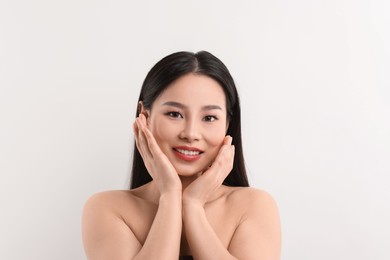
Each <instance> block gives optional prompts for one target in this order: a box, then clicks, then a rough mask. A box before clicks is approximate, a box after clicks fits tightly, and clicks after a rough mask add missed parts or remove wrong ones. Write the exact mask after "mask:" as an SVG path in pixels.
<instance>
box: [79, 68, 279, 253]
mask: <svg viewBox="0 0 390 260" xmlns="http://www.w3.org/2000/svg"><path fill="white" fill-rule="evenodd" d="M140 106H141V113H140V116H139V117H138V118H137V119H136V121H135V123H134V136H135V140H136V145H137V148H138V150H139V152H140V154H141V156H142V158H143V160H144V163H145V166H146V168H147V169H148V172H149V173H150V175H151V177H152V178H153V181H151V182H150V183H148V184H145V185H143V186H141V187H139V188H136V189H133V190H126V191H108V192H102V193H98V194H95V195H93V196H92V197H91V198H90V199H89V200H88V201H87V203H86V205H85V207H84V211H83V242H84V248H85V252H86V255H87V257H88V259H90V260H122V259H123V260H125V259H126V260H130V259H143V260H147V259H162V260H164V259H169V260H173V259H175V260H176V259H178V258H179V256H180V255H192V256H193V257H194V259H199V260H208V259H212V260H215V259H224V260H228V259H247V260H249V259H256V260H277V259H280V244H281V238H280V237H281V236H280V223H279V215H278V210H277V206H276V203H275V201H274V200H273V198H272V197H271V196H270V195H269V194H268V193H266V192H264V191H260V190H257V189H254V188H243V187H227V186H224V185H222V182H223V180H224V179H225V177H226V176H227V175H228V174H229V172H230V171H231V169H232V166H233V159H234V146H233V145H232V138H231V137H230V136H225V135H226V130H227V126H228V122H227V120H226V104H225V95H224V92H223V90H222V88H221V86H220V85H219V84H218V83H217V82H216V81H214V80H213V79H211V78H209V77H206V76H202V75H196V74H188V75H185V76H183V77H181V78H179V79H178V80H176V81H175V82H174V83H172V84H171V85H170V86H169V87H168V88H167V89H166V90H165V91H164V92H163V93H162V94H161V95H160V96H159V97H158V98H157V99H156V100H155V102H154V103H153V107H152V110H147V109H145V108H144V107H143V106H142V103H141V104H140ZM162 126H163V127H162ZM179 146H180V147H181V146H189V147H196V148H198V149H200V150H202V151H203V153H202V154H201V155H200V158H199V159H197V160H195V161H185V160H182V159H181V158H179V157H177V156H176V154H175V151H174V148H175V147H179Z"/></svg>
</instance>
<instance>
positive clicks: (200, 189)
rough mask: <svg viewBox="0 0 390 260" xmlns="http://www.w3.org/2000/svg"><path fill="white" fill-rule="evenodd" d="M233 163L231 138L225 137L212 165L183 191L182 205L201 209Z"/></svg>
mask: <svg viewBox="0 0 390 260" xmlns="http://www.w3.org/2000/svg"><path fill="white" fill-rule="evenodd" d="M233 161H234V145H232V137H231V136H226V137H225V139H224V140H223V144H222V146H221V148H220V150H219V152H218V155H217V157H216V158H215V161H214V162H213V164H212V165H211V166H210V167H209V168H208V169H206V170H205V171H204V172H203V173H202V175H201V176H199V177H198V178H197V179H196V180H194V181H193V182H192V183H191V184H190V185H188V186H187V188H186V189H185V190H184V191H183V198H182V199H183V204H184V205H186V204H194V203H195V204H197V205H200V206H202V207H203V206H204V204H205V203H206V202H207V200H208V198H209V197H210V195H211V194H213V192H215V191H216V190H217V189H218V188H219V187H220V186H221V185H222V183H223V181H224V180H225V178H226V176H228V174H229V173H230V171H231V170H232V169H233Z"/></svg>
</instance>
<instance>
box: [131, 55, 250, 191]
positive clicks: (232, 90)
mask: <svg viewBox="0 0 390 260" xmlns="http://www.w3.org/2000/svg"><path fill="white" fill-rule="evenodd" d="M188 73H195V74H199V75H205V76H208V77H210V78H212V79H214V80H216V81H217V82H218V83H219V84H220V85H221V87H222V88H223V91H224V92H225V96H226V109H227V116H228V118H227V119H228V120H229V127H228V130H227V134H228V135H230V136H231V137H232V138H233V142H232V144H233V145H234V146H235V156H234V163H233V169H232V171H231V172H230V173H229V175H228V176H227V177H226V179H225V180H224V182H223V184H224V185H227V186H241V187H248V186H249V183H248V178H247V175H246V169H245V163H244V156H243V152H242V140H241V108H240V101H239V97H238V93H237V89H236V86H235V84H234V80H233V78H232V76H231V75H230V73H229V70H228V69H227V68H226V66H225V65H224V64H223V63H222V61H220V60H219V59H218V58H217V57H215V56H214V55H212V54H211V53H209V52H206V51H201V52H197V53H191V52H176V53H173V54H170V55H168V56H166V57H165V58H163V59H162V60H160V61H159V62H158V63H157V64H156V65H154V67H153V68H152V69H151V70H150V71H149V73H148V74H147V76H146V78H145V80H144V82H143V84H142V88H141V93H140V95H139V98H138V102H139V101H142V103H143V106H144V108H145V109H151V108H152V105H153V102H154V101H155V100H156V98H157V97H158V96H159V95H160V94H161V93H162V92H163V91H164V90H165V89H166V88H167V87H168V86H169V85H170V84H171V83H172V82H173V81H175V80H176V79H178V78H180V77H181V76H184V75H186V74H188ZM139 112H140V111H138V109H137V113H136V116H137V117H138V115H139ZM133 154H134V156H133V168H132V173H131V184H130V189H134V188H137V187H139V186H142V185H144V184H146V183H148V182H150V181H151V180H152V178H151V177H150V175H149V173H148V171H147V170H146V167H145V164H144V162H143V160H142V157H141V154H140V153H139V152H138V149H137V147H136V146H135V145H134V153H133Z"/></svg>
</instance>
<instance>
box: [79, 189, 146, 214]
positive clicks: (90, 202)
mask: <svg viewBox="0 0 390 260" xmlns="http://www.w3.org/2000/svg"><path fill="white" fill-rule="evenodd" d="M140 200H142V199H141V198H139V197H138V196H136V194H134V192H133V191H132V190H110V191H102V192H97V193H95V194H93V195H91V196H90V197H89V198H88V199H87V201H86V203H85V205H84V210H88V209H91V210H94V211H95V212H96V211H97V210H98V211H106V212H107V211H110V212H112V213H120V212H117V211H118V210H120V209H123V206H124V205H126V207H127V208H128V207H131V206H132V205H134V206H135V205H136V204H137V203H140Z"/></svg>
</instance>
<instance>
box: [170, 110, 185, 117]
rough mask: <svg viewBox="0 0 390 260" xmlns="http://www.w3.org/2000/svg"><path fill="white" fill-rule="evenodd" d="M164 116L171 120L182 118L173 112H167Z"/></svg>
mask: <svg viewBox="0 0 390 260" xmlns="http://www.w3.org/2000/svg"><path fill="white" fill-rule="evenodd" d="M166 115H167V116H169V117H173V118H183V116H182V115H181V114H180V113H179V112H174V111H171V112H168V113H166Z"/></svg>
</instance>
